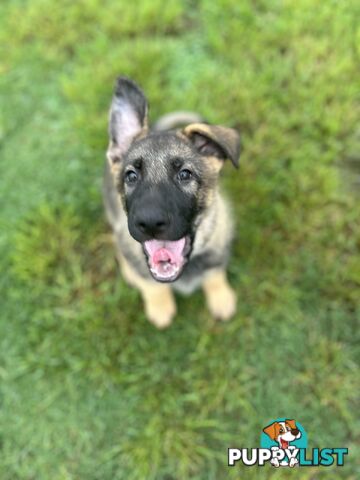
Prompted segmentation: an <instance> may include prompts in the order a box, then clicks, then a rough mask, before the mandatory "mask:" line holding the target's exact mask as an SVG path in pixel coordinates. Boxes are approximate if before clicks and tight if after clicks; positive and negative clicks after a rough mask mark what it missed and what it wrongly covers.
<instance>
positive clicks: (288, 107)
mask: <svg viewBox="0 0 360 480" xmlns="http://www.w3.org/2000/svg"><path fill="white" fill-rule="evenodd" d="M359 13H360V11H359V7H358V6H357V5H356V2H350V1H349V2H347V1H343V2H337V1H331V0H330V1H327V2H318V1H315V0H299V1H296V2H295V1H291V0H287V1H280V0H279V1H278V0H271V1H266V2H265V1H262V0H261V1H257V2H252V1H250V0H248V1H247V0H244V1H241V2H240V1H239V0H220V1H217V2H213V1H210V0H202V1H200V2H191V1H186V2H182V1H180V0H171V1H167V2H160V1H157V0H156V1H154V0H151V1H150V0H141V1H139V2H132V3H129V2H119V1H115V0H106V1H100V0H82V1H79V2H71V1H67V0H62V1H59V2H55V1H51V0H34V1H32V2H26V1H23V0H12V1H10V0H7V1H3V2H1V6H0V19H1V20H0V22H1V25H0V73H1V76H0V102H1V111H0V155H1V160H0V204H1V213H0V268H1V272H2V275H1V279H0V298H1V310H0V313H1V317H0V478H1V480H48V479H49V480H70V479H71V480H73V479H74V480H75V479H84V480H85V479H86V480H117V479H126V480H128V479H156V480H158V479H159V480H160V479H164V480H165V479H167V480H170V479H173V480H175V479H176V480H182V479H187V478H193V479H206V480H207V479H220V478H221V479H222V478H240V477H243V476H244V478H249V479H252V478H254V479H255V478H276V479H277V478H279V479H282V478H284V479H285V478H289V476H291V477H294V478H301V479H313V478H334V476H335V477H336V478H347V479H355V478H357V477H358V474H359V472H357V471H356V460H357V457H358V456H359V454H360V452H359V449H358V447H357V446H356V445H357V443H356V436H357V432H358V430H359V426H360V425H359V422H358V418H356V417H358V411H359V406H358V404H357V400H358V392H359V388H358V387H359V370H358V366H359V364H358V361H359V336H358V333H359V318H360V308H359V307H360V302H359V286H360V261H359V258H360V256H359V246H360V229H359V215H360V208H359V197H358V196H356V194H355V193H354V191H353V189H352V188H351V187H352V186H356V185H358V183H356V182H358V177H357V176H356V174H355V173H354V171H351V172H352V173H351V172H350V171H348V170H347V165H348V164H351V165H353V166H355V167H356V168H358V167H359V165H358V151H359V140H358V139H359V131H358V123H357V122H358V111H357V109H356V94H357V93H358V92H357V91H358V83H357V76H358V71H357V62H358V58H359V48H358V45H359V43H358V40H359V33H358V31H356V27H357V18H359ZM119 73H122V74H126V75H128V76H131V77H133V78H134V79H136V80H137V81H138V82H139V83H140V84H141V85H142V86H143V88H144V90H145V91H146V92H147V94H148V96H149V99H150V105H151V118H152V119H153V120H154V119H155V118H156V117H157V116H158V115H159V114H162V113H165V112H167V111H170V110H173V109H179V108H181V109H183V108H186V109H190V110H191V109H193V110H197V111H200V112H201V113H202V114H203V115H205V116H206V117H207V118H208V119H209V120H210V121H212V122H216V123H224V124H227V125H233V126H237V127H239V128H240V130H241V132H242V138H243V146H244V149H243V155H242V161H241V169H240V170H239V172H236V173H235V172H234V171H233V170H232V169H231V166H230V165H227V166H226V168H225V171H224V175H223V179H222V183H223V187H224V190H225V191H226V192H227V195H228V197H230V199H231V201H232V204H233V206H234V214H235V217H236V220H237V237H236V241H235V244H234V252H233V256H232V260H231V262H230V266H229V274H230V280H231V283H232V285H233V286H234V288H235V289H236V290H237V292H238V296H239V309H238V313H237V316H236V318H235V319H234V320H233V321H232V322H231V323H229V324H226V325H221V324H217V323H214V322H213V320H211V318H210V316H209V314H208V312H207V311H206V310H205V309H204V306H203V303H204V302H203V297H202V294H201V293H200V292H198V293H196V294H195V295H194V296H193V297H191V301H189V299H188V298H184V297H180V296H179V298H178V299H177V300H178V307H179V308H178V309H179V313H178V315H177V317H176V320H175V322H174V324H173V325H172V326H171V328H170V329H168V330H166V331H164V332H158V331H156V330H155V329H154V327H152V326H151V325H150V324H149V323H148V322H147V320H146V319H145V316H144V314H143V312H142V309H141V307H140V297H139V294H138V293H137V292H135V291H134V290H131V289H129V288H128V287H127V286H126V285H125V283H124V282H123V281H122V280H121V279H120V278H119V275H118V271H117V267H116V263H115V261H114V254H113V249H112V246H111V241H110V240H111V239H110V235H109V233H110V232H109V229H108V227H107V225H106V222H105V220H104V215H103V212H102V203H101V194H100V185H101V175H102V169H103V162H104V151H105V148H106V143H107V134H106V117H107V109H108V105H109V101H110V97H111V92H112V86H113V83H114V79H115V77H116V76H117V75H118V74H119ZM346 172H347V173H346ZM349 172H350V173H349ZM281 416H287V417H290V418H295V419H297V420H298V421H300V423H302V425H303V426H304V427H305V429H306V430H307V432H308V437H309V443H310V445H309V446H310V447H320V448H323V447H348V448H349V449H350V455H349V457H348V458H347V459H346V464H345V467H343V468H336V467H330V468H308V469H305V468H303V469H301V470H298V469H296V470H295V471H287V470H286V471H279V470H276V471H275V469H272V468H270V467H265V468H264V469H262V470H261V474H260V475H259V469H258V468H256V467H253V468H248V469H246V470H245V469H241V468H240V467H236V468H234V469H229V468H228V467H227V466H226V465H227V458H226V454H227V448H228V447H230V446H239V447H241V446H245V447H251V446H253V447H257V446H259V436H260V432H261V429H262V428H263V427H264V426H265V425H266V424H267V423H268V422H269V421H270V420H272V419H273V418H276V417H281Z"/></svg>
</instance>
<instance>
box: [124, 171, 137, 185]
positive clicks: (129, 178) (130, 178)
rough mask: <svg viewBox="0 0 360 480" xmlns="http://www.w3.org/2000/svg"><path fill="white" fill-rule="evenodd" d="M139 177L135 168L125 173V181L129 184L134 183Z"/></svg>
mask: <svg viewBox="0 0 360 480" xmlns="http://www.w3.org/2000/svg"><path fill="white" fill-rule="evenodd" d="M137 179H138V174H137V173H136V172H135V170H128V171H127V172H126V173H125V182H126V183H128V184H133V183H135V182H136V181H137Z"/></svg>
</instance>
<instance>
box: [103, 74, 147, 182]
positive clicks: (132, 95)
mask: <svg viewBox="0 0 360 480" xmlns="http://www.w3.org/2000/svg"><path fill="white" fill-rule="evenodd" d="M147 109H148V105H147V101H146V98H145V95H144V94H143V92H142V91H141V89H140V88H139V87H138V86H137V85H136V83H134V82H133V81H132V80H130V79H129V78H126V77H119V78H118V79H117V82H116V85H115V91H114V96H113V99H112V103H111V107H110V115H109V136H110V143H109V148H108V151H107V158H108V160H109V163H110V167H111V170H112V172H113V173H114V174H116V172H117V171H118V170H119V165H120V161H121V159H122V158H123V156H124V154H125V153H126V152H127V151H128V149H129V147H130V145H131V144H132V142H133V141H134V139H135V138H136V137H138V136H139V135H140V134H141V133H144V132H145V131H146V130H147Z"/></svg>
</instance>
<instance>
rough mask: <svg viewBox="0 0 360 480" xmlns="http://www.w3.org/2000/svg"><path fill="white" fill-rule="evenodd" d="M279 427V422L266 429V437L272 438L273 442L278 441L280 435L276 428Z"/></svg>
mask: <svg viewBox="0 0 360 480" xmlns="http://www.w3.org/2000/svg"><path fill="white" fill-rule="evenodd" d="M277 426H278V424H277V422H274V423H272V424H271V425H269V426H267V427H265V428H264V430H263V432H264V433H266V435H268V436H269V437H270V438H271V440H276V438H277V436H278V434H279V429H278V428H276V427H277Z"/></svg>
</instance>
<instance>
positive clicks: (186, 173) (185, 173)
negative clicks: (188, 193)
mask: <svg viewBox="0 0 360 480" xmlns="http://www.w3.org/2000/svg"><path fill="white" fill-rule="evenodd" d="M191 177H192V173H191V172H190V170H187V169H186V168H184V169H183V170H180V172H179V173H178V179H179V180H180V181H181V182H186V180H190V178H191Z"/></svg>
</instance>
